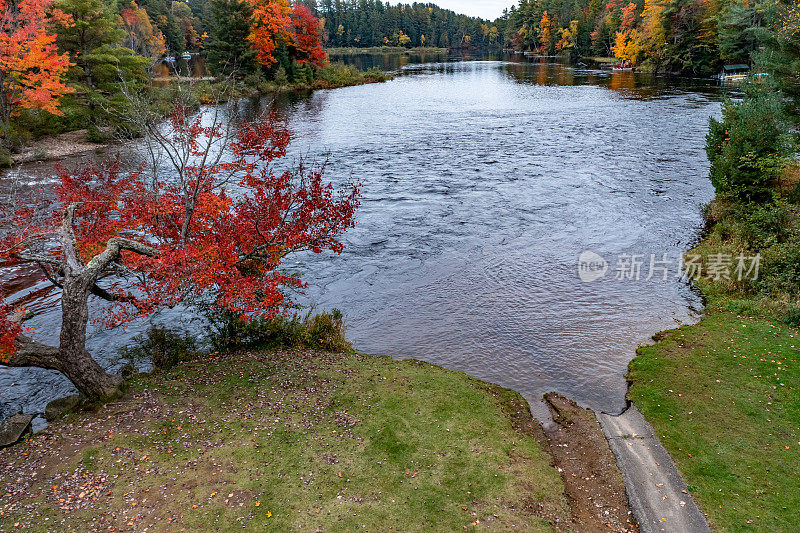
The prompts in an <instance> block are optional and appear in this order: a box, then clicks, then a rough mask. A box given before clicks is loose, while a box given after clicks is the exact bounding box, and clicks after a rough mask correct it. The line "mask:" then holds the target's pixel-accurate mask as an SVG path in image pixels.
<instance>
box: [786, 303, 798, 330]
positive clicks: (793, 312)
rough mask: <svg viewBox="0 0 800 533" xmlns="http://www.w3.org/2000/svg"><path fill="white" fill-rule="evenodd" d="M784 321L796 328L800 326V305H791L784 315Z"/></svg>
mask: <svg viewBox="0 0 800 533" xmlns="http://www.w3.org/2000/svg"><path fill="white" fill-rule="evenodd" d="M783 321H784V322H786V323H787V324H789V325H790V326H792V327H794V328H800V307H791V308H790V309H789V311H787V312H786V314H785V315H784V316H783Z"/></svg>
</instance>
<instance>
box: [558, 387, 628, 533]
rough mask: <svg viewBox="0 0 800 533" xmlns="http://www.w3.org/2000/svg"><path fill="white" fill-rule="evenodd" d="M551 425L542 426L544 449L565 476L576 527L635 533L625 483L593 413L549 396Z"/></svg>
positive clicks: (584, 529) (578, 528)
mask: <svg viewBox="0 0 800 533" xmlns="http://www.w3.org/2000/svg"><path fill="white" fill-rule="evenodd" d="M544 401H545V403H546V404H547V407H548V408H549V409H550V413H551V415H552V418H553V420H552V422H545V423H544V424H542V431H543V436H544V439H545V445H546V447H547V448H546V449H547V450H548V451H549V453H550V455H551V456H552V457H553V463H554V466H555V467H556V468H557V469H558V471H559V472H560V473H561V478H562V480H563V481H564V488H565V492H566V495H567V498H568V499H569V503H570V508H571V509H572V513H573V516H572V522H573V523H572V524H571V525H572V527H573V528H574V530H576V531H585V532H595V531H596V532H601V531H614V532H637V531H639V529H638V527H637V526H636V524H635V523H634V520H633V515H632V513H631V510H630V508H629V506H628V499H627V496H626V492H625V483H624V481H623V478H622V474H621V473H620V471H619V468H618V467H617V462H616V459H615V457H614V454H613V453H612V452H611V449H610V448H609V446H608V441H607V440H606V438H605V436H604V435H603V431H602V429H601V428H600V424H599V423H598V421H597V418H596V417H595V414H594V412H593V411H591V410H589V409H584V408H582V407H579V406H578V405H577V404H576V403H575V402H573V401H572V400H568V399H567V398H564V397H563V396H560V395H558V394H555V393H548V394H545V396H544Z"/></svg>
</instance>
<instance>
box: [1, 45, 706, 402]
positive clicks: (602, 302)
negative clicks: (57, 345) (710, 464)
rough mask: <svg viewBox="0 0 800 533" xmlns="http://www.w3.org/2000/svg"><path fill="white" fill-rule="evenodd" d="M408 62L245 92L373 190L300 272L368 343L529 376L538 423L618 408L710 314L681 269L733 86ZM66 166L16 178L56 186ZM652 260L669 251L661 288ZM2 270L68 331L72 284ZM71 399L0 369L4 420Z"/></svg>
mask: <svg viewBox="0 0 800 533" xmlns="http://www.w3.org/2000/svg"><path fill="white" fill-rule="evenodd" d="M399 66H401V67H402V71H401V75H400V76H398V77H397V78H396V79H394V80H393V81H390V82H388V83H384V84H374V85H364V86H358V87H350V88H344V89H336V90H332V91H316V92H314V93H313V94H310V95H292V96H286V97H284V98H282V99H280V100H278V101H275V102H267V101H264V100H262V101H260V102H250V103H249V104H247V105H250V106H251V107H252V110H253V112H256V113H257V112H260V111H261V110H263V109H265V108H267V107H269V106H270V105H273V106H277V108H278V109H279V110H280V112H281V113H283V114H284V116H285V117H286V118H287V120H288V121H289V124H290V128H291V130H292V131H293V133H294V137H295V139H294V141H293V143H292V145H291V149H290V154H289V160H293V159H296V158H298V157H301V156H302V157H305V158H311V159H315V160H317V161H321V160H323V159H324V158H325V157H329V158H330V165H329V167H328V174H327V175H328V177H329V178H330V179H331V180H333V181H335V182H337V181H344V180H348V179H350V178H351V177H353V178H355V179H357V180H359V181H361V182H362V183H363V193H364V199H363V204H362V207H361V208H360V210H359V212H358V214H357V226H356V228H355V229H354V230H352V231H350V232H349V233H348V234H347V235H346V237H345V239H344V241H345V250H344V252H343V253H342V254H341V255H339V256H332V255H317V256H313V257H303V258H298V259H295V260H294V261H293V262H291V263H289V264H287V265H286V266H287V267H288V268H291V269H296V270H299V271H301V272H303V273H304V274H303V279H304V280H305V281H306V282H308V284H309V286H308V289H307V291H306V294H305V295H303V296H302V297H301V300H302V302H303V303H305V304H310V305H314V306H315V307H316V308H317V309H322V308H331V307H338V308H340V309H342V310H343V312H344V314H345V317H346V324H347V328H348V337H349V338H350V340H352V341H353V343H354V345H355V347H356V348H357V349H358V350H359V351H361V352H365V353H370V354H376V355H390V356H392V357H396V358H405V357H412V358H418V359H423V360H426V361H430V362H433V363H437V364H441V365H443V366H445V367H448V368H451V369H455V370H462V371H464V372H467V373H469V374H471V375H473V376H475V377H478V378H481V379H485V380H488V381H491V382H495V383H498V384H501V385H504V386H507V387H511V388H514V389H516V390H517V391H519V392H520V393H522V394H523V395H524V396H525V397H526V398H527V399H528V400H529V402H531V405H532V409H533V412H534V414H536V415H539V416H545V410H544V408H543V405H542V404H541V403H540V401H539V399H540V397H541V395H542V394H543V393H544V392H547V391H557V392H561V393H563V394H565V395H567V396H569V397H571V398H573V399H575V400H576V401H578V402H579V403H580V404H582V405H584V406H588V407H592V408H594V409H600V410H603V411H607V412H619V411H620V410H621V409H623V408H624V405H625V403H624V396H625V391H626V382H625V378H624V374H625V371H626V366H627V363H628V362H629V361H630V359H631V358H632V357H633V356H634V355H635V350H636V347H637V346H638V345H640V344H642V343H646V342H648V340H649V338H650V337H651V336H652V335H653V334H654V333H655V332H657V331H660V330H662V329H666V328H672V327H675V326H677V325H679V324H682V323H687V322H691V321H693V320H695V319H696V317H697V314H698V312H699V310H700V309H701V307H702V303H701V301H700V299H699V297H698V296H697V295H696V294H695V293H694V292H693V291H692V290H691V289H690V287H689V286H688V285H687V284H686V283H685V281H683V280H681V279H678V275H677V274H678V265H677V264H676V262H677V258H678V256H679V254H680V253H681V252H683V251H684V250H686V249H687V248H688V247H689V246H690V245H691V243H692V242H693V240H695V239H696V238H697V237H698V235H699V232H700V231H701V227H702V216H701V207H702V205H703V204H704V203H706V202H708V201H709V200H710V199H711V198H712V197H713V189H712V187H711V185H710V183H709V181H708V179H707V177H706V176H707V172H708V164H707V161H706V157H705V152H704V150H703V144H704V136H705V133H706V130H707V123H708V117H709V116H718V115H719V112H720V94H719V90H718V88H717V87H715V86H714V85H713V83H712V82H710V81H707V80H686V79H670V78H659V77H651V76H646V75H640V74H634V73H630V72H625V73H611V72H609V71H602V70H596V69H589V68H580V67H575V68H573V67H568V66H565V65H561V64H555V63H527V62H519V61H517V62H512V61H462V60H459V61H438V62H432V63H419V64H415V63H413V62H409V63H408V64H405V65H404V66H403V65H399ZM50 169H51V166H49V165H38V166H29V167H26V168H23V169H21V170H20V171H19V173H20V175H21V176H23V178H24V179H25V180H26V181H28V182H30V183H41V182H46V181H47V180H49V179H50V176H51V171H50ZM585 251H592V252H594V253H596V254H598V255H599V256H601V257H602V258H604V259H605V260H606V261H607V271H606V273H605V275H604V276H603V277H601V278H600V279H597V280H594V281H583V280H582V279H581V276H579V270H578V257H579V255H580V254H581V253H582V252H585ZM651 254H653V255H654V256H655V258H656V259H657V260H659V261H660V260H662V259H664V257H663V254H667V256H666V259H667V260H668V261H671V263H663V264H662V263H654V264H653V266H655V267H656V268H655V269H654V274H653V276H652V279H649V280H648V279H646V278H648V277H650V276H649V274H650V266H651ZM629 256H634V260H633V261H631V260H630V257H629ZM587 257H589V256H584V258H587ZM591 257H595V256H591ZM594 263H595V264H597V263H598V260H597V258H596V257H595V261H594ZM628 263H632V264H638V263H641V267H640V268H641V273H640V274H639V276H636V275H635V274H636V272H635V270H634V269H631V268H629V267H628V266H627V265H628ZM658 267H663V268H658ZM665 271H666V278H667V279H663V277H664V276H663V275H662V273H663V272H665ZM585 273H586V272H584V274H585ZM598 275H599V273H598ZM584 277H586V276H584ZM637 277H638V279H636V278H637ZM617 278H623V279H617ZM0 282H2V283H3V284H4V285H5V286H6V287H7V288H10V290H9V292H11V293H12V294H11V298H12V299H17V298H22V297H24V298H25V301H26V302H27V303H28V305H29V306H30V307H32V308H34V309H35V310H36V311H37V312H39V315H38V316H37V317H36V319H35V320H34V321H33V322H32V323H33V325H34V326H36V328H37V329H36V334H37V335H38V336H39V337H40V338H41V339H43V340H50V341H53V340H55V339H56V338H57V326H58V313H57V311H56V310H55V307H54V306H55V302H56V300H57V294H56V293H54V292H52V291H48V290H46V288H45V284H44V283H42V282H41V281H37V280H36V278H35V276H34V275H33V273H32V272H26V271H25V270H24V269H17V270H13V271H12V270H10V269H5V270H2V271H0ZM12 284H13V286H12ZM163 319H164V320H165V321H166V322H168V323H169V324H171V325H176V324H177V325H179V326H180V325H183V326H185V327H187V328H191V329H193V330H194V331H199V329H200V328H199V326H198V325H197V324H195V323H192V322H191V321H189V319H188V318H187V317H186V316H185V315H184V316H178V313H177V312H175V311H173V312H172V313H168V314H167V315H165V317H164V318H163ZM144 327H145V325H144V324H132V325H129V326H128V327H127V328H126V329H125V330H124V331H123V330H118V331H105V330H95V329H93V330H92V331H91V334H90V340H89V347H90V350H91V351H92V353H94V354H95V355H96V356H97V357H98V358H100V359H103V360H108V359H109V358H110V357H112V356H113V355H114V354H115V352H116V349H117V348H118V347H119V346H120V345H122V344H124V343H125V342H127V340H128V339H130V338H131V337H132V336H133V335H135V334H138V333H141V331H142V330H143V329H144ZM108 364H109V365H110V366H113V364H112V363H108ZM70 392H71V386H70V384H69V383H68V382H67V381H66V380H65V379H63V378H62V377H60V376H58V375H57V374H55V373H53V372H48V371H43V370H36V369H0V406H1V407H2V408H1V409H0V411H2V412H0V416H2V415H3V414H5V415H7V414H9V413H11V412H14V411H16V410H17V409H23V410H24V411H26V412H40V411H41V410H42V409H43V407H44V405H45V404H46V402H47V401H48V400H50V399H53V398H55V397H58V396H62V395H65V394H68V393H70Z"/></svg>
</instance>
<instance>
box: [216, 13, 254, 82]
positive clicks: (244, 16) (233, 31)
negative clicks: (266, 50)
mask: <svg viewBox="0 0 800 533" xmlns="http://www.w3.org/2000/svg"><path fill="white" fill-rule="evenodd" d="M209 7H210V15H211V24H210V26H211V32H210V40H209V42H208V44H207V45H206V60H207V63H208V67H209V69H211V72H213V73H214V74H217V75H230V74H233V73H238V74H241V75H244V74H249V73H252V72H254V71H255V70H256V61H255V58H256V52H255V50H253V49H252V47H251V46H250V41H248V39H247V36H248V35H249V34H250V17H251V15H252V14H253V8H252V6H251V5H250V3H249V2H248V1H247V0H211V1H210V2H209Z"/></svg>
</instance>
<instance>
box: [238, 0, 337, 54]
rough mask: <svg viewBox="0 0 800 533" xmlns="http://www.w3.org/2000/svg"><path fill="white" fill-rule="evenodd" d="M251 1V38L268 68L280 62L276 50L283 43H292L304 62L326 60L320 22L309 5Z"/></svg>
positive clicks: (265, 0)
mask: <svg viewBox="0 0 800 533" xmlns="http://www.w3.org/2000/svg"><path fill="white" fill-rule="evenodd" d="M251 3H252V5H253V15H252V25H251V29H250V36H249V39H250V42H251V43H252V46H253V48H254V49H255V51H256V57H257V59H258V62H259V63H261V64H262V65H264V66H265V67H271V66H272V65H274V64H275V63H277V61H278V60H277V58H276V57H275V51H276V50H277V48H278V46H279V45H280V44H286V45H288V46H290V47H291V48H292V49H293V50H294V52H295V56H296V59H297V62H298V63H300V64H304V63H312V64H315V65H318V66H322V65H323V64H324V63H325V59H326V57H327V56H326V54H325V52H324V51H323V49H322V36H321V31H320V23H319V20H318V19H317V18H316V17H314V15H313V14H312V13H311V10H310V9H308V7H306V6H305V5H304V4H302V3H300V2H297V3H295V4H294V6H293V7H289V3H288V2H287V0H251Z"/></svg>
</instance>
